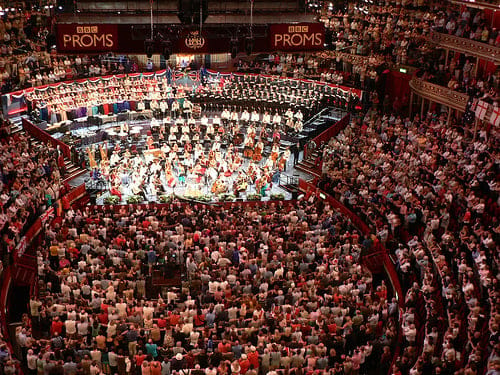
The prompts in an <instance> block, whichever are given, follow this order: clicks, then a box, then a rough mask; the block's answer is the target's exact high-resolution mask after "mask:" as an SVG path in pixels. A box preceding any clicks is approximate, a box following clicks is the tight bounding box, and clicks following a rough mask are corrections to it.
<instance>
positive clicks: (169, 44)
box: [161, 39, 172, 60]
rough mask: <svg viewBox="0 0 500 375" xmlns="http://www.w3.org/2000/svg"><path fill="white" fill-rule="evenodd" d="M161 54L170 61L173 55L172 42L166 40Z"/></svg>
mask: <svg viewBox="0 0 500 375" xmlns="http://www.w3.org/2000/svg"><path fill="white" fill-rule="evenodd" d="M161 54H162V55H163V57H165V60H168V59H170V55H171V54H172V42H171V41H170V40H168V39H167V40H164V41H163V42H161Z"/></svg>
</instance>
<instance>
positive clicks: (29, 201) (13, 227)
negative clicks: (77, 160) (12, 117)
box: [0, 121, 64, 266]
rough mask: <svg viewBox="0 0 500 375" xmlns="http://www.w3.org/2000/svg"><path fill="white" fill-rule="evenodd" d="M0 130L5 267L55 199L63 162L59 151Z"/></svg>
mask: <svg viewBox="0 0 500 375" xmlns="http://www.w3.org/2000/svg"><path fill="white" fill-rule="evenodd" d="M10 126H11V125H10V122H9V121H2V124H1V127H0V133H1V137H0V139H1V140H0V233H1V236H2V239H1V241H0V261H2V263H3V265H4V266H6V265H9V264H10V261H11V259H10V258H11V257H12V256H13V251H14V248H15V246H16V244H17V243H18V242H19V240H20V238H21V237H22V235H23V234H24V230H26V229H27V228H29V227H30V226H31V224H33V222H34V220H35V219H36V218H38V217H39V216H40V214H41V213H42V212H44V211H45V210H46V208H47V207H49V206H51V205H52V204H53V203H54V202H55V201H56V200H57V199H59V195H60V190H61V189H62V187H61V173H64V159H63V157H62V154H61V153H60V152H59V150H57V149H54V148H50V147H48V146H47V145H44V144H37V145H35V144H34V143H33V140H32V139H31V138H30V137H29V136H27V135H25V134H22V133H15V134H12V135H11V134H10Z"/></svg>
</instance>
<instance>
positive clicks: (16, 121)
mask: <svg viewBox="0 0 500 375" xmlns="http://www.w3.org/2000/svg"><path fill="white" fill-rule="evenodd" d="M23 118H27V116H26V115H24V116H19V117H14V118H11V119H10V121H11V124H12V125H11V127H10V129H11V135H14V134H27V133H26V132H25V131H24V129H23ZM29 137H30V139H31V145H32V146H34V147H35V148H38V147H45V143H44V142H42V141H40V140H39V139H37V138H35V137H33V136H31V135H30V136H29ZM64 169H65V173H64V174H63V175H62V183H63V184H64V183H69V182H70V181H71V180H73V179H75V178H76V177H78V176H81V175H82V174H84V173H87V170H86V169H83V168H81V167H80V166H78V165H76V164H74V163H73V162H72V161H71V160H69V159H68V158H66V157H64Z"/></svg>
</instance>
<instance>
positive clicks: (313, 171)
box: [295, 150, 321, 178]
mask: <svg viewBox="0 0 500 375" xmlns="http://www.w3.org/2000/svg"><path fill="white" fill-rule="evenodd" d="M318 156H319V151H317V150H314V151H313V152H312V153H311V155H309V156H308V157H307V158H305V159H302V160H301V161H300V162H298V163H297V165H295V168H296V169H298V170H299V171H302V172H306V173H309V174H310V175H313V176H314V177H317V178H320V177H321V168H320V167H319V166H316V158H317V157H318Z"/></svg>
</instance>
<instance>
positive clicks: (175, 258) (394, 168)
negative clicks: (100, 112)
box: [0, 0, 500, 375]
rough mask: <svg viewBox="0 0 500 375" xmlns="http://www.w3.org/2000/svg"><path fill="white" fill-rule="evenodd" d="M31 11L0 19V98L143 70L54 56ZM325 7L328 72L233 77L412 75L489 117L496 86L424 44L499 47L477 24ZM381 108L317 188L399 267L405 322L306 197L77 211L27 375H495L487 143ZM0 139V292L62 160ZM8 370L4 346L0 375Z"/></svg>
mask: <svg viewBox="0 0 500 375" xmlns="http://www.w3.org/2000/svg"><path fill="white" fill-rule="evenodd" d="M46 5H47V7H45V3H43V4H42V7H41V8H33V9H27V8H26V7H25V6H24V5H22V4H21V5H20V6H19V7H17V6H16V8H12V9H10V10H8V11H5V12H4V14H3V16H2V18H1V19H0V40H2V43H1V47H0V55H1V56H0V73H1V77H0V79H1V85H0V90H1V91H2V92H9V91H13V90H16V89H20V88H24V87H29V86H40V85H44V84H50V83H54V82H58V81H63V80H68V79H73V78H77V77H88V76H99V75H107V74H114V73H127V72H134V71H137V70H138V69H139V68H138V66H137V63H135V62H133V61H131V60H129V59H128V58H126V57H120V58H115V57H112V56H108V55H100V56H99V55H97V56H92V57H88V56H58V55H56V54H55V53H54V51H52V50H51V47H52V46H49V45H47V41H48V40H49V41H50V36H49V34H50V29H51V16H50V13H51V12H50V9H51V8H50V5H53V4H51V3H50V2H47V4H46ZM325 7H326V8H325V9H323V11H322V14H321V18H320V19H321V21H323V22H324V23H325V25H326V27H327V30H328V31H327V36H328V38H330V39H331V40H327V43H328V44H329V45H330V48H331V49H333V50H334V51H335V52H336V54H335V55H334V57H333V58H331V59H329V60H325V59H324V58H323V56H322V55H317V56H314V55H311V56H309V55H303V54H281V53H280V54H278V53H273V54H270V55H269V56H267V57H266V58H265V59H263V60H256V61H252V62H240V63H238V64H237V66H236V68H237V70H239V71H241V72H261V73H266V74H273V75H274V74H276V75H281V76H288V77H293V78H303V77H312V78H319V79H321V80H322V81H327V82H333V83H337V84H349V85H353V86H356V87H360V88H363V89H365V90H368V91H372V90H374V89H375V88H376V85H375V82H377V81H378V78H379V76H380V74H381V72H382V70H383V69H385V68H386V67H388V66H389V65H392V64H399V65H410V66H418V67H423V69H421V71H420V73H418V75H419V76H420V77H422V78H423V79H425V80H429V81H431V82H434V83H437V84H440V85H444V86H447V87H449V88H451V89H453V90H457V91H462V92H465V93H467V94H469V95H470V96H473V97H477V98H481V99H483V100H485V101H487V102H489V103H493V104H498V82H497V79H498V78H497V74H495V71H491V70H488V69H483V68H481V69H480V70H479V71H478V69H477V68H478V67H477V66H476V65H477V62H475V59H472V58H467V57H465V56H463V55H462V56H461V57H460V58H458V59H454V58H451V57H449V58H448V59H447V56H446V54H445V52H444V51H443V50H438V49H435V48H432V44H431V43H430V42H429V37H430V35H431V32H439V33H445V34H449V35H454V36H457V37H461V38H468V39H471V40H474V41H477V42H480V43H485V44H489V45H492V46H496V47H498V46H499V45H500V35H499V33H498V31H497V30H496V29H494V28H491V27H489V25H488V23H487V22H486V20H485V17H484V13H483V12H482V11H481V10H477V9H473V8H458V7H455V6H453V5H449V4H447V3H446V4H443V3H442V2H440V3H437V2H436V3H430V4H428V3H424V2H423V1H421V0H415V1H411V2H410V1H402V2H401V3H399V2H395V1H394V2H391V1H384V2H382V1H375V2H357V3H350V4H349V5H348V6H347V8H346V9H342V10H335V9H333V8H331V9H329V8H328V3H327V2H326V3H325ZM48 36H49V38H48ZM47 51H49V52H47ZM344 53H348V54H351V55H360V56H364V57H366V59H357V60H352V59H351V58H349V57H346V56H345V55H344ZM389 107H390V106H388V107H387V108H386V106H385V105H384V111H383V112H382V113H381V112H379V111H377V108H372V110H370V111H369V112H368V113H367V114H366V116H364V117H362V118H359V119H357V120H354V121H353V122H352V124H351V125H350V126H348V127H347V128H346V129H345V130H344V131H343V132H341V133H340V135H339V136H338V137H336V138H334V139H332V140H331V141H330V142H329V143H328V144H326V145H322V146H321V149H322V179H321V182H320V184H319V185H320V187H321V188H323V189H324V190H325V191H327V192H329V193H331V194H332V195H333V196H335V197H336V198H337V199H338V200H339V201H340V202H341V203H343V204H344V205H345V206H346V207H348V208H350V209H352V210H353V211H355V212H356V213H357V214H358V215H359V216H360V217H362V218H363V219H364V220H365V222H367V223H368V224H369V225H370V226H371V229H372V230H373V232H374V233H375V234H376V240H377V241H380V242H381V243H382V244H383V245H385V247H387V248H388V249H389V251H390V252H391V254H392V255H393V256H394V259H395V262H396V266H397V269H398V271H399V272H398V275H399V277H400V281H401V283H402V287H403V291H404V296H403V298H404V302H405V309H404V311H402V314H401V317H399V311H398V305H397V301H396V299H395V298H393V297H392V296H391V292H390V290H388V288H387V287H386V283H385V282H384V281H383V280H380V279H378V278H376V277H374V276H373V275H372V274H371V273H370V272H369V271H368V269H367V268H366V267H364V266H362V265H361V263H360V257H361V255H362V254H363V253H364V252H368V251H369V249H370V248H371V245H372V239H371V238H370V237H365V236H364V235H363V234H361V233H360V232H359V231H358V230H356V229H355V228H353V227H352V224H351V223H350V222H349V221H348V220H347V219H346V218H345V217H343V216H341V215H340V214H338V213H336V212H335V211H333V210H332V209H331V208H330V207H329V206H328V205H325V203H324V202H323V201H316V199H315V198H314V196H310V195H308V196H306V199H304V200H302V201H300V202H299V203H298V205H297V206H296V207H294V208H292V207H288V206H286V207H282V206H279V207H277V206H268V207H265V208H251V207H247V206H235V207H231V208H230V209H224V208H209V207H208V206H200V207H190V206H189V205H181V204H177V203H175V204H172V205H171V206H169V207H168V209H167V208H163V209H162V208H150V207H147V208H142V209H141V208H140V209H137V210H134V211H132V210H129V209H128V208H127V207H124V208H122V209H120V210H119V211H116V212H115V211H113V210H108V211H107V210H99V211H97V212H95V211H91V210H90V209H76V208H75V209H70V210H68V211H67V212H65V213H64V216H63V218H62V222H60V223H58V224H56V226H55V227H52V228H48V230H47V232H46V236H45V242H44V243H43V244H42V246H40V248H39V249H38V264H39V268H38V277H39V280H40V283H39V285H38V288H39V290H38V294H37V295H36V296H33V298H32V299H31V301H30V314H29V315H26V316H25V317H24V318H23V322H22V325H21V326H20V327H19V328H18V329H17V332H16V336H15V343H16V344H17V345H18V346H19V347H20V349H21V353H20V354H21V357H22V360H23V362H24V363H25V365H26V368H27V369H28V371H29V373H33V374H35V373H37V374H39V375H41V374H44V375H51V374H62V373H64V374H69V375H73V374H85V375H88V374H91V375H98V374H101V373H103V374H110V375H114V374H115V373H118V374H120V375H121V374H129V373H137V374H143V375H159V374H162V375H169V374H186V373H190V374H219V373H220V374H250V375H253V374H315V373H325V372H326V371H329V373H333V374H357V373H387V372H388V371H392V373H394V374H412V375H417V374H431V373H436V374H438V373H439V374H455V373H458V374H467V375H474V374H481V373H484V372H485V371H489V373H495V371H500V357H499V352H500V346H499V344H498V341H499V340H498V337H499V324H500V313H499V311H498V294H499V288H498V264H499V259H498V254H499V248H498V236H499V231H500V229H499V228H500V227H499V222H498V217H499V211H500V210H499V205H498V204H499V195H498V190H499V187H498V181H497V180H498V160H499V158H498V151H499V150H498V134H497V133H496V129H488V128H486V127H485V128H480V129H478V130H477V132H472V131H471V130H470V129H467V128H464V127H462V126H460V125H461V124H460V121H459V120H456V119H454V118H448V114H443V113H438V112H435V111H433V112H429V113H427V114H424V116H419V115H416V116H413V117H411V118H404V117H400V116H399V115H398V114H397V113H396V114H392V113H391V110H390V108H389ZM0 125H1V126H0V132H1V134H2V137H1V141H2V142H1V145H0V155H1V156H0V172H1V176H0V177H1V178H0V193H1V195H0V227H1V228H0V229H1V234H2V239H1V241H0V256H1V261H2V263H0V272H1V271H2V269H3V267H5V266H6V265H7V264H10V262H11V261H12V259H11V257H12V255H13V252H14V249H15V246H16V244H17V243H18V242H19V239H20V237H21V236H22V234H23V231H24V230H25V229H26V228H27V227H28V226H29V225H30V224H31V223H32V222H33V220H34V219H35V218H36V217H38V216H39V214H40V213H41V212H43V211H44V210H45V209H46V208H47V207H48V206H50V205H52V204H53V202H54V201H55V200H57V199H58V198H59V197H60V195H61V194H60V193H61V192H60V190H61V174H64V159H63V158H62V155H61V154H60V152H59V150H57V149H54V148H50V147H47V146H46V145H35V144H34V143H33V142H32V140H31V139H30V138H29V136H27V135H23V134H10V123H9V122H8V121H3V120H2V123H1V124H0ZM169 267H170V268H169ZM173 269H181V270H182V272H183V277H182V281H181V282H180V284H179V285H178V288H170V289H161V288H160V289H159V290H158V291H157V293H155V295H151V289H154V288H153V285H152V280H151V278H150V276H151V274H152V273H153V271H155V270H161V271H163V272H165V271H172V270H173ZM399 318H401V319H399ZM400 329H401V332H402V335H403V338H404V340H403V345H402V346H401V348H400V351H399V357H398V358H396V361H395V362H394V365H393V366H392V368H391V363H392V359H393V356H394V353H395V343H396V341H397V336H398V332H399V330H400ZM17 367H18V365H17V364H16V362H15V361H14V360H13V359H12V353H10V352H9V351H8V350H7V346H6V345H5V342H4V341H3V339H2V338H1V337H0V374H2V375H3V374H14V373H16V372H17V371H18V369H17Z"/></svg>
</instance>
